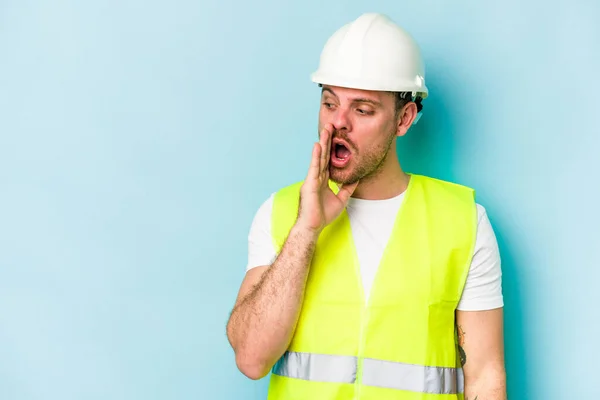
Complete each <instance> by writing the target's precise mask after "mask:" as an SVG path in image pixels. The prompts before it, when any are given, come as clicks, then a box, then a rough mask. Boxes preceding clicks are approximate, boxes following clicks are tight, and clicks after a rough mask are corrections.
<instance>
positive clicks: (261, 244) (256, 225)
mask: <svg viewBox="0 0 600 400" xmlns="http://www.w3.org/2000/svg"><path fill="white" fill-rule="evenodd" d="M273 197H274V195H273V194H272V195H271V196H270V197H269V198H268V199H267V200H266V201H265V202H264V203H263V204H262V205H261V206H260V208H259V209H258V211H257V212H256V214H255V215H254V219H253V220H252V225H251V226H250V232H249V233H248V264H247V265H246V272H247V271H249V270H250V269H252V268H255V267H260V266H264V265H271V264H272V263H273V261H275V258H276V257H277V254H276V250H275V246H274V245H273V239H272V237H271V212H272V210H273Z"/></svg>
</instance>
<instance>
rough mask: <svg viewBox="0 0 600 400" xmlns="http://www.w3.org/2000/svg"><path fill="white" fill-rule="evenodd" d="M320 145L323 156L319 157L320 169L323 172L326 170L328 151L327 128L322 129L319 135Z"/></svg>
mask: <svg viewBox="0 0 600 400" xmlns="http://www.w3.org/2000/svg"><path fill="white" fill-rule="evenodd" d="M319 146H320V147H321V157H320V159H319V171H320V172H321V173H323V171H324V170H325V163H326V162H327V160H326V154H327V153H326V151H327V130H326V129H325V128H323V129H321V133H320V135H319Z"/></svg>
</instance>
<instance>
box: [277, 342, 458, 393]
mask: <svg viewBox="0 0 600 400" xmlns="http://www.w3.org/2000/svg"><path fill="white" fill-rule="evenodd" d="M357 361H358V359H357V358H356V357H352V356H339V355H328V354H311V353H297V352H291V351H288V352H286V353H285V354H284V355H283V356H282V357H281V359H280V360H279V361H278V362H277V364H275V366H274V367H273V373H274V374H275V375H281V376H285V377H288V378H296V379H304V380H308V381H318V382H336V383H354V382H355V381H356V371H357ZM361 383H362V384H363V385H368V386H377V387H385V388H390V389H398V390H406V391H410V392H419V393H432V394H456V393H463V392H464V375H463V371H462V369H461V368H444V367H426V366H423V365H413V364H404V363H399V362H393V361H382V360H374V359H372V358H365V359H364V361H363V373H362V382H361Z"/></svg>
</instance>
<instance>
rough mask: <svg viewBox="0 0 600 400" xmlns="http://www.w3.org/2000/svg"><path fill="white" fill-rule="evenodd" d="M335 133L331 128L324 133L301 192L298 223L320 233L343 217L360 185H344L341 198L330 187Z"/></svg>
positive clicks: (316, 147) (316, 144) (328, 127)
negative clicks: (341, 215)
mask: <svg viewBox="0 0 600 400" xmlns="http://www.w3.org/2000/svg"><path fill="white" fill-rule="evenodd" d="M333 130H334V128H333V125H331V124H327V125H325V126H324V127H323V129H322V130H321V132H320V137H319V142H318V143H315V144H314V145H313V151H312V158H311V162H310V167H309V169H308V174H307V175H306V179H305V180H304V183H303V184H302V187H301V189H300V208H299V210H298V220H297V223H299V224H300V225H302V226H303V227H304V228H306V229H309V230H311V231H314V232H318V233H320V232H321V231H322V230H323V228H325V227H326V226H327V225H328V224H330V223H331V222H332V221H333V220H335V219H336V218H337V217H338V216H339V215H340V213H341V212H342V211H343V210H344V208H345V207H346V205H347V204H348V200H349V199H350V196H352V193H354V190H355V189H356V187H357V186H358V182H355V183H352V184H350V185H344V186H342V187H340V190H339V191H338V193H337V194H335V193H334V192H333V190H331V188H330V187H329V161H330V159H331V140H332V135H333Z"/></svg>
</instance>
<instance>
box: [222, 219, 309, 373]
mask: <svg viewBox="0 0 600 400" xmlns="http://www.w3.org/2000/svg"><path fill="white" fill-rule="evenodd" d="M316 239H317V235H316V234H315V233H313V232H310V231H307V230H304V229H302V228H300V227H297V226H296V227H294V228H292V230H291V232H290V235H289V237H288V240H287V242H286V243H285V245H284V247H283V249H282V251H281V253H280V254H279V256H278V257H277V259H276V260H275V262H274V263H273V265H272V266H271V267H258V268H254V269H251V270H250V271H248V274H247V276H246V278H245V279H244V282H243V283H242V287H241V288H240V293H239V296H238V301H237V304H236V306H235V308H234V310H233V312H232V314H231V318H230V320H229V324H228V326H227V334H228V336H229V341H230V343H231V345H232V347H233V349H234V350H235V353H236V363H237V365H238V368H239V369H240V371H242V372H243V373H244V374H245V375H246V376H248V377H249V378H251V379H260V378H262V377H264V376H265V375H266V374H267V373H268V372H269V369H270V368H271V367H272V366H273V364H275V362H276V361H277V360H278V359H279V357H281V355H282V354H283V353H284V352H285V350H286V349H287V347H288V345H289V343H290V341H291V339H292V335H293V333H294V330H295V327H296V323H297V321H298V316H299V314H300V309H301V305H302V299H303V296H304V288H305V286H306V278H307V276H308V271H309V267H308V266H309V265H310V261H311V259H312V255H313V252H314V248H315V243H316Z"/></svg>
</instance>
